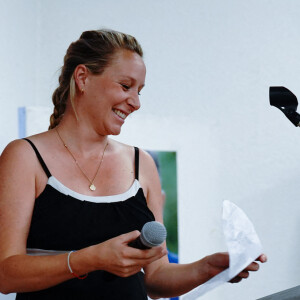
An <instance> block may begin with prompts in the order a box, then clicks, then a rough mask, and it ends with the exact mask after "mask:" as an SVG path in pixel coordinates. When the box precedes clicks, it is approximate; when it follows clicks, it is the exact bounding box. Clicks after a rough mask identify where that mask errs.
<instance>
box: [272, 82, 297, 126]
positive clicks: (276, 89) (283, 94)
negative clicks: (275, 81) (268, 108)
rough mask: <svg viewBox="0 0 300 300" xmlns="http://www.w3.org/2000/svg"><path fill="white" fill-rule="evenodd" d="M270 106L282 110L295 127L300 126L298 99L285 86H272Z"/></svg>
mask: <svg viewBox="0 0 300 300" xmlns="http://www.w3.org/2000/svg"><path fill="white" fill-rule="evenodd" d="M269 96H270V105H272V106H275V107H277V108H278V109H280V110H281V111H282V112H283V113H284V114H285V116H286V117H287V118H288V119H289V120H290V121H291V122H292V123H293V124H294V125H295V126H298V127H299V126H300V115H299V114H298V113H297V111H296V110H297V106H298V100H297V97H296V96H295V95H294V94H293V93H292V92H291V91H290V90H288V89H287V88H286V87H284V86H271V87H270V90H269Z"/></svg>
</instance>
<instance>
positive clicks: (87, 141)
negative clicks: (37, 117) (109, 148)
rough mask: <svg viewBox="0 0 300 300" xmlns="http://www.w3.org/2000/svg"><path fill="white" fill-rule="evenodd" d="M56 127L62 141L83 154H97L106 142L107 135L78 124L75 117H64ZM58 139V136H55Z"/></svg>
mask: <svg viewBox="0 0 300 300" xmlns="http://www.w3.org/2000/svg"><path fill="white" fill-rule="evenodd" d="M65 117H66V116H64V118H63V120H62V121H61V122H60V124H59V125H58V126H57V127H56V130H57V131H58V132H59V134H60V136H61V137H62V139H63V141H64V143H65V144H66V145H67V146H68V147H69V148H70V149H72V150H73V151H74V152H77V153H80V154H82V155H83V156H85V155H94V154H95V155H96V154H97V155H98V154H99V151H100V150H101V149H104V147H105V145H106V144H107V143H108V136H103V135H99V134H98V133H97V132H96V131H94V130H92V129H91V128H88V127H87V126H84V124H80V122H78V121H77V120H76V119H75V118H65ZM57 138H58V139H59V136H57ZM60 143H62V142H61V141H60Z"/></svg>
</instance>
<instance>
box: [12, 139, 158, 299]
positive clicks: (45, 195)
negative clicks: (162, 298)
mask: <svg viewBox="0 0 300 300" xmlns="http://www.w3.org/2000/svg"><path fill="white" fill-rule="evenodd" d="M26 140H27V139H26ZM27 141H28V142H29V143H30V144H31V146H32V148H33V149H34V151H35V153H36V155H37V158H38V160H39V162H40V164H41V166H42V167H43V169H44V171H45V173H46V174H47V176H48V183H47V185H46V187H45V189H44V190H43V192H42V193H41V194H40V195H39V196H38V198H37V199H35V204H34V209H33V215H32V220H31V226H30V231H29V235H28V239H27V248H30V249H31V250H32V249H42V250H51V251H52V250H55V251H71V250H78V249H82V248H84V247H88V246H91V245H94V244H98V243H101V242H104V241H106V240H108V239H111V238H113V237H116V236H118V235H120V234H123V233H127V232H130V231H133V230H139V231H140V230H141V229H142V227H143V225H144V224H145V223H146V222H149V221H153V220H154V215H153V213H152V212H151V211H150V209H149V208H148V206H147V201H146V198H145V196H144V193H143V190H142V188H141V187H140V185H139V182H138V176H139V174H138V171H139V149H138V148H136V147H135V182H134V184H135V185H137V188H136V189H137V192H136V193H135V195H132V196H130V197H129V198H128V199H123V200H120V201H118V200H117V201H116V200H115V199H113V201H112V202H111V201H110V202H98V201H97V202H94V201H93V198H95V199H97V200H98V199H99V198H102V197H90V196H86V198H87V200H85V199H78V198H77V197H76V194H77V193H75V192H73V193H72V191H71V190H69V191H70V193H69V194H68V193H65V192H63V193H62V192H61V191H60V190H59V189H57V188H56V185H55V184H51V182H53V181H54V182H55V181H56V184H58V186H60V185H62V184H61V183H59V182H58V181H57V180H56V179H55V178H54V177H53V176H52V175H51V173H50V171H49V169H48V168H47V166H46V164H45V162H44V160H43V159H42V157H41V155H40V153H39V152H38V150H37V149H36V147H35V145H34V144H33V143H32V142H31V141H30V140H27ZM66 189H67V188H66ZM70 194H71V195H70ZM74 194H75V196H74ZM78 195H81V194H78ZM124 195H126V193H124ZM81 196H83V197H84V195H81ZM109 197H114V196H108V198H109ZM103 198H104V199H105V198H106V199H107V197H103ZM66 272H68V269H66ZM107 275H108V273H107V272H105V271H95V272H91V273H90V274H89V275H88V277H87V278H86V279H84V280H78V279H77V278H74V279H71V280H68V281H65V282H63V283H61V284H58V285H56V286H54V287H51V288H48V289H45V290H42V291H36V292H28V293H18V294H17V297H16V299H17V300H23V299H43V300H47V299H52V300H53V299H105V300H110V299H112V300H113V299H116V300H117V299H118V300H121V299H122V300H125V299H126V300H127V299H128V300H131V299H132V300H134V299H136V300H142V299H147V294H146V289H145V285H144V279H143V278H144V276H143V273H142V272H139V273H137V274H135V275H133V276H130V277H127V278H122V277H118V276H107Z"/></svg>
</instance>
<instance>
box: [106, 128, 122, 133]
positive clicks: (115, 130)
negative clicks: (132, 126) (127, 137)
mask: <svg viewBox="0 0 300 300" xmlns="http://www.w3.org/2000/svg"><path fill="white" fill-rule="evenodd" d="M120 133H121V127H119V128H115V129H113V130H110V133H109V135H119V134H120Z"/></svg>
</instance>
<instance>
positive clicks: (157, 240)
mask: <svg viewBox="0 0 300 300" xmlns="http://www.w3.org/2000/svg"><path fill="white" fill-rule="evenodd" d="M166 237H167V230H166V227H165V226H164V225H163V224H161V223H159V222H157V221H151V222H147V223H146V224H144V226H143V228H142V231H141V234H140V236H139V237H137V238H136V239H135V240H133V241H131V242H130V243H128V246H130V247H132V248H136V249H142V250H144V249H150V248H152V247H156V246H159V245H160V244H162V243H163V242H164V240H165V239H166ZM103 276H104V277H103V278H104V280H105V281H111V280H114V279H116V278H118V276H117V275H114V274H112V273H109V272H104V275H103Z"/></svg>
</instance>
